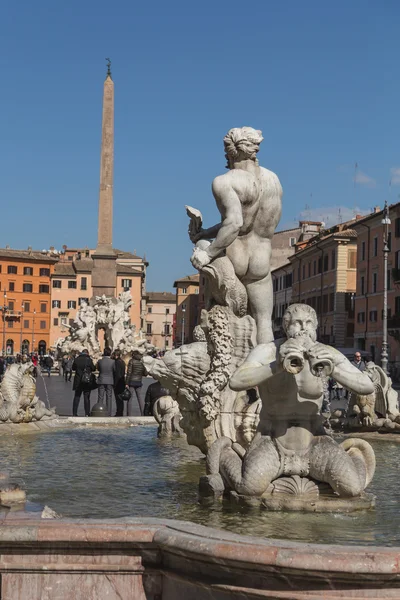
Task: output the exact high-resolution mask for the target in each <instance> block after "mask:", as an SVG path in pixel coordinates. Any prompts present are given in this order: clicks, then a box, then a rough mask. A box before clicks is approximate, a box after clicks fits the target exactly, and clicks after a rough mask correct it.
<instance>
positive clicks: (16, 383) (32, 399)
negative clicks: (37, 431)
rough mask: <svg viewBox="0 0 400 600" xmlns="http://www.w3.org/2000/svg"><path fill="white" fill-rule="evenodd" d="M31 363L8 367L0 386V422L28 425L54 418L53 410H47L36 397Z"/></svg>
mask: <svg viewBox="0 0 400 600" xmlns="http://www.w3.org/2000/svg"><path fill="white" fill-rule="evenodd" d="M33 370H34V365H33V363H32V362H30V361H29V362H26V363H19V364H18V363H15V364H13V365H10V366H9V367H8V368H7V370H6V372H5V374H4V377H3V380H2V382H1V385H0V421H3V422H6V421H11V422H12V423H28V422H29V421H40V420H41V419H44V418H54V417H55V409H51V410H49V409H48V408H46V406H45V404H44V402H42V401H41V400H39V398H38V397H37V396H36V379H35V378H34V376H33Z"/></svg>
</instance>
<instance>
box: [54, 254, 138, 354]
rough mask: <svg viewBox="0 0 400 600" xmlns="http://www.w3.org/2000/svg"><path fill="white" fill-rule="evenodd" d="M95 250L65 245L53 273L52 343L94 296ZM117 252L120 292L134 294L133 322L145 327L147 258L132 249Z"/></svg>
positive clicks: (67, 329) (117, 292)
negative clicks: (82, 306)
mask: <svg viewBox="0 0 400 600" xmlns="http://www.w3.org/2000/svg"><path fill="white" fill-rule="evenodd" d="M94 252H95V251H94V250H89V249H88V248H83V249H76V248H68V247H64V251H63V253H62V254H61V256H60V259H59V261H58V263H57V264H56V265H55V267H54V270H53V273H52V277H51V330H50V343H51V344H52V345H54V344H55V342H56V341H57V340H58V338H60V337H65V336H66V335H68V332H69V327H68V326H70V325H71V324H72V323H73V321H74V319H75V317H76V313H77V311H78V310H79V306H80V304H81V302H82V301H85V302H89V300H90V299H91V298H92V297H93V295H94V292H93V287H92V272H93V259H92V254H93V253H94ZM115 252H116V254H117V260H116V271H117V285H116V295H117V296H118V294H120V293H121V292H123V291H127V290H129V291H130V292H131V296H132V300H133V303H132V306H131V310H130V317H131V323H133V324H134V325H135V326H136V329H137V330H138V331H139V329H143V328H144V321H145V316H146V300H145V292H146V267H147V266H148V263H147V262H146V259H145V258H141V257H140V256H136V254H132V253H131V252H125V251H122V250H115Z"/></svg>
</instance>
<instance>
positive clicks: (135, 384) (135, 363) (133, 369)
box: [126, 351, 146, 417]
mask: <svg viewBox="0 0 400 600" xmlns="http://www.w3.org/2000/svg"><path fill="white" fill-rule="evenodd" d="M143 375H146V368H145V366H144V364H143V360H142V355H141V354H140V352H137V351H135V352H133V353H132V358H131V359H130V361H129V363H128V369H127V373H126V387H129V388H130V390H131V394H132V397H133V392H135V394H136V399H137V402H138V405H139V409H140V414H141V415H142V416H143V414H144V403H143V397H142V386H143V383H142V378H143ZM132 397H131V399H130V400H128V402H127V411H128V417H131V416H132Z"/></svg>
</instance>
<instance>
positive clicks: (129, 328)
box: [57, 291, 153, 359]
mask: <svg viewBox="0 0 400 600" xmlns="http://www.w3.org/2000/svg"><path fill="white" fill-rule="evenodd" d="M131 305H132V297H131V294H130V292H129V291H128V292H121V293H120V294H119V296H118V298H108V297H107V296H104V295H103V296H96V298H95V300H94V302H91V304H88V303H87V302H82V303H81V305H80V307H79V310H78V312H77V315H76V318H75V320H74V322H73V324H72V325H71V326H69V329H70V333H69V335H68V336H67V337H66V338H61V339H59V340H58V341H57V348H58V351H59V353H60V354H69V353H73V352H81V350H83V349H84V348H86V349H87V350H88V351H89V354H90V356H92V357H93V358H95V359H96V358H100V356H101V349H100V343H99V339H98V334H99V331H100V330H103V331H104V340H105V345H106V346H109V347H110V348H111V349H112V350H120V351H121V352H122V354H123V355H128V354H129V353H131V352H133V351H134V350H138V351H139V352H140V353H141V354H144V353H145V352H149V351H151V350H152V349H153V346H151V344H149V343H148V342H147V340H146V338H145V336H144V334H143V332H141V331H139V332H136V331H135V326H134V325H131V323H130V315H129V309H130V307H131Z"/></svg>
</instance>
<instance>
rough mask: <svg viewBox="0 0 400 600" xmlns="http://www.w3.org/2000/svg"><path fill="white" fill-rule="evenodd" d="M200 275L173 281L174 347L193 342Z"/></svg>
mask: <svg viewBox="0 0 400 600" xmlns="http://www.w3.org/2000/svg"><path fill="white" fill-rule="evenodd" d="M199 285H200V275H199V274H196V275H187V276H186V277H182V279H177V280H176V281H174V288H176V320H175V346H181V345H182V343H183V344H189V343H190V342H193V329H194V328H195V327H196V325H197V324H198V312H199Z"/></svg>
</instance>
